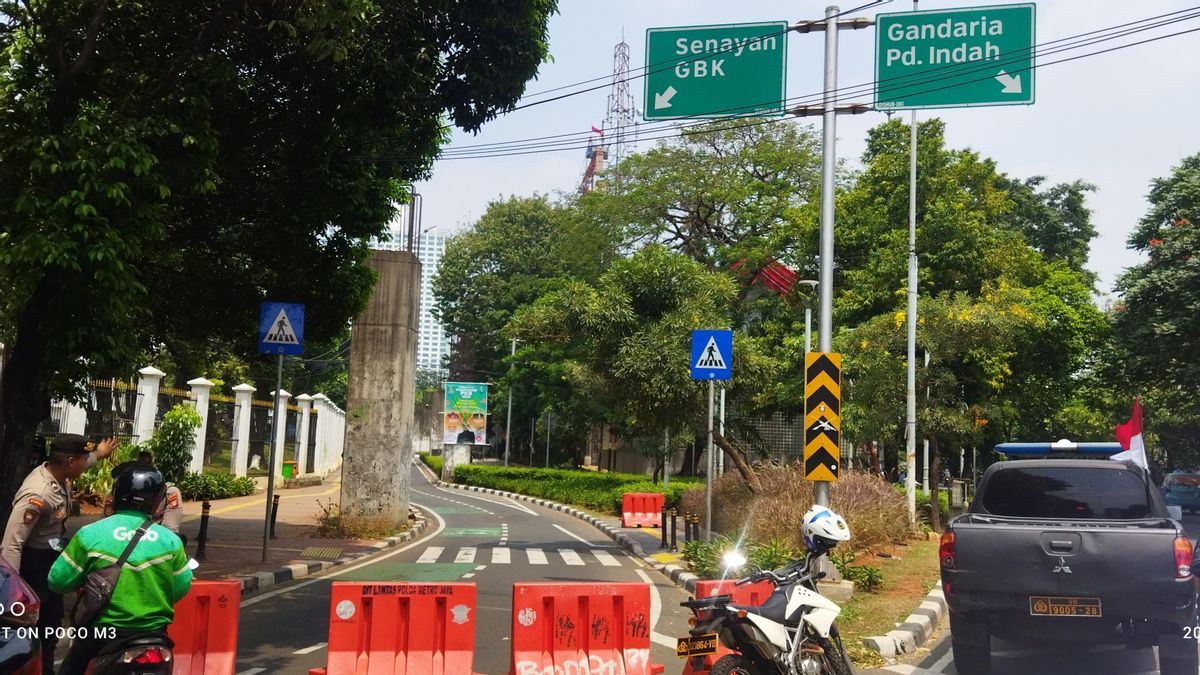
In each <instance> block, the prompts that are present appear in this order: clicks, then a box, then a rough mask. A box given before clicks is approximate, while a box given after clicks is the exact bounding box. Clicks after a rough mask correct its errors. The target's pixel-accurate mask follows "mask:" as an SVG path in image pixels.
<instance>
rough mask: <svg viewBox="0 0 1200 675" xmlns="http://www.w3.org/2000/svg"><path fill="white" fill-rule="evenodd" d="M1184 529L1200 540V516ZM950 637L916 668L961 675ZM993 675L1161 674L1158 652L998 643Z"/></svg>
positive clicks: (946, 632)
mask: <svg viewBox="0 0 1200 675" xmlns="http://www.w3.org/2000/svg"><path fill="white" fill-rule="evenodd" d="M1183 525H1184V528H1185V529H1186V530H1187V533H1188V537H1190V538H1192V539H1196V538H1200V515H1185V516H1184V517H1183ZM949 635H950V631H949V626H948V625H946V624H945V623H943V628H942V630H941V634H940V636H939V638H938V639H937V640H936V642H933V643H931V644H929V645H927V646H928V647H929V652H928V654H926V655H924V656H923V657H921V658H920V659H918V660H916V661H914V662H913V663H914V665H916V666H918V667H920V668H924V669H927V670H928V671H930V672H932V673H936V674H937V675H958V671H957V670H956V669H955V668H954V662H953V658H952V656H951V654H950V639H949ZM1198 648H1200V644H1198ZM992 672H993V673H1000V674H1007V673H1021V675H1101V674H1104V675H1154V674H1155V673H1158V661H1157V659H1156V658H1155V655H1154V650H1151V649H1140V650H1129V649H1126V648H1125V647H1123V646H1120V645H1117V646H1109V645H1105V646H1100V647H1092V648H1080V647H1073V646H1064V645H1062V644H1045V645H1028V644H1021V643H1015V642H1000V641H994V642H993V643H992Z"/></svg>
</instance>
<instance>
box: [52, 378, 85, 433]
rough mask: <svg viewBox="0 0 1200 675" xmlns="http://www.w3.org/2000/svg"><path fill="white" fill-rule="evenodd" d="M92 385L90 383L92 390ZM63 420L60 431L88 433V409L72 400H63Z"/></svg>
mask: <svg viewBox="0 0 1200 675" xmlns="http://www.w3.org/2000/svg"><path fill="white" fill-rule="evenodd" d="M90 388H91V385H89V391H90ZM62 415H63V416H62V422H61V423H60V424H59V427H58V429H59V431H60V432H62V433H64V434H79V435H80V436H83V435H85V434H86V433H87V410H86V409H85V408H83V407H81V406H80V405H79V404H77V403H72V402H70V401H63V402H62Z"/></svg>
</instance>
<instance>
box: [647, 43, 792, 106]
mask: <svg viewBox="0 0 1200 675" xmlns="http://www.w3.org/2000/svg"><path fill="white" fill-rule="evenodd" d="M787 31H788V24H787V22H786V21H772V22H766V23H739V24H723V25H715V26H677V27H674V28H650V29H647V30H646V76H645V78H644V80H645V88H644V90H643V91H644V96H645V98H644V104H643V106H642V110H643V116H644V117H645V118H646V119H648V120H673V119H680V118H685V117H730V116H738V115H771V114H782V113H783V112H784V100H785V99H786V98H787V95H786V90H787Z"/></svg>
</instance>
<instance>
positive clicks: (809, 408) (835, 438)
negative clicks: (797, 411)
mask: <svg viewBox="0 0 1200 675" xmlns="http://www.w3.org/2000/svg"><path fill="white" fill-rule="evenodd" d="M841 437H842V355H841V354H835V353H833V352H809V354H808V356H807V357H806V358H805V359H804V477H805V478H807V479H808V480H824V481H835V480H837V479H838V472H839V470H840V467H839V466H838V465H839V463H840V462H841V456H842V451H841V443H842V438H841Z"/></svg>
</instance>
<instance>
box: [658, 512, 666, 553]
mask: <svg viewBox="0 0 1200 675" xmlns="http://www.w3.org/2000/svg"><path fill="white" fill-rule="evenodd" d="M659 527H661V528H662V543H660V544H659V545H658V547H659V548H666V547H667V506H666V504H663V508H662V520H660V521H659Z"/></svg>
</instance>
